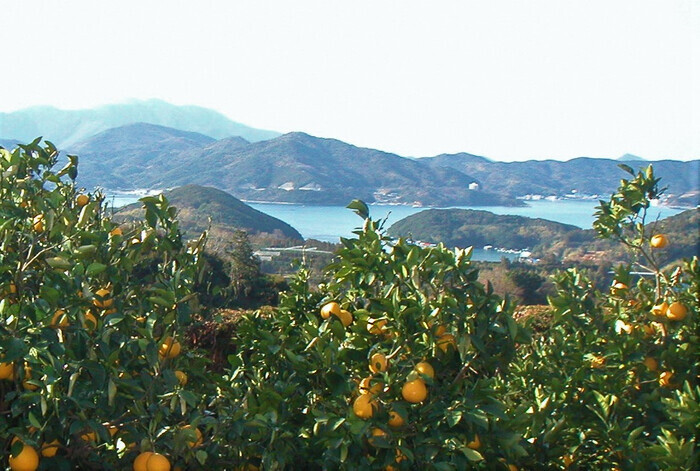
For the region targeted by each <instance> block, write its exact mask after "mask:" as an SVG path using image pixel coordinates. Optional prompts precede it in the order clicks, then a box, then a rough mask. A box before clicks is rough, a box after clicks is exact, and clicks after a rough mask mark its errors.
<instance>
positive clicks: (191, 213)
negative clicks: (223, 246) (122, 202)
mask: <svg viewBox="0 0 700 471" xmlns="http://www.w3.org/2000/svg"><path fill="white" fill-rule="evenodd" d="M165 196H166V197H167V198H168V200H169V201H170V203H171V204H172V205H173V206H175V207H176V208H177V209H178V220H179V221H180V224H181V227H183V228H184V231H185V232H186V234H187V235H188V236H190V237H193V236H196V235H198V234H201V233H202V231H204V230H206V229H208V228H209V221H210V220H211V227H212V230H213V231H216V232H217V233H218V234H219V235H221V233H222V232H231V231H234V230H236V229H243V230H245V231H247V232H249V233H251V234H263V233H265V234H271V235H276V236H278V237H284V238H289V239H295V240H303V237H302V236H301V234H299V232H298V231H297V230H296V229H294V228H293V227H292V226H290V225H289V224H287V223H286V222H284V221H281V220H279V219H277V218H274V217H272V216H269V215H267V214H265V213H263V212H260V211H258V210H257V209H253V208H251V207H250V206H248V205H247V204H245V203H243V202H242V201H240V200H239V199H237V198H235V197H233V196H231V195H230V194H228V193H226V192H224V191H221V190H217V189H216V188H211V187H204V186H199V185H186V186H182V187H179V188H175V189H173V190H171V191H167V192H165ZM142 215H143V210H142V205H141V203H134V204H130V205H128V206H125V207H123V208H121V209H120V210H119V211H118V212H117V213H116V216H115V217H116V218H117V219H122V220H124V219H127V220H128V219H133V218H140V217H142Z"/></svg>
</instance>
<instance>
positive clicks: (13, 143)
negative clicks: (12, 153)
mask: <svg viewBox="0 0 700 471" xmlns="http://www.w3.org/2000/svg"><path fill="white" fill-rule="evenodd" d="M19 143H20V141H17V140H15V139H0V147H4V148H5V149H9V150H12V149H14V148H15V147H17V144H19Z"/></svg>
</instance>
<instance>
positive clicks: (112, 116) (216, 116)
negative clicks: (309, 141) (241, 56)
mask: <svg viewBox="0 0 700 471" xmlns="http://www.w3.org/2000/svg"><path fill="white" fill-rule="evenodd" d="M137 122H147V123H151V124H159V125H161V126H167V127H171V128H175V129H181V130H184V131H192V132H199V133H202V134H205V135H207V136H211V137H213V138H216V139H221V138H224V137H229V136H241V137H243V138H245V139H247V140H248V141H262V140H265V139H271V138H273V137H276V136H279V133H277V132H274V131H266V130H262V129H255V128H251V127H249V126H246V125H244V124H240V123H237V122H235V121H231V120H230V119H228V118H227V117H225V116H224V115H222V114H221V113H218V112H216V111H213V110H210V109H207V108H202V107H199V106H176V105H172V104H170V103H166V102H164V101H161V100H145V101H137V100H134V101H131V102H129V103H121V104H114V105H105V106H100V107H97V108H91V109H84V110H61V109H58V108H54V107H51V106H37V107H32V108H27V109H23V110H19V111H14V112H11V113H0V138H4V139H16V140H18V141H21V142H31V141H33V140H34V139H36V138H37V137H39V136H43V137H44V138H45V139H48V140H49V141H51V142H53V143H54V144H56V146H57V147H58V148H61V149H66V148H68V147H71V146H72V145H74V144H76V143H78V142H80V141H83V140H85V139H88V138H90V137H92V136H94V135H96V134H98V133H100V132H102V131H104V130H106V129H110V128H115V127H119V126H123V125H125V124H132V123H137Z"/></svg>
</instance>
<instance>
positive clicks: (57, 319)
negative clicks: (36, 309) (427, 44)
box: [51, 309, 68, 329]
mask: <svg viewBox="0 0 700 471" xmlns="http://www.w3.org/2000/svg"><path fill="white" fill-rule="evenodd" d="M67 326H68V315H67V314H66V311H64V310H63V309H57V310H56V312H54V314H53V317H52V318H51V327H53V328H54V329H60V328H63V327H67Z"/></svg>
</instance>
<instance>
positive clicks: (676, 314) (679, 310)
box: [666, 301, 688, 321]
mask: <svg viewBox="0 0 700 471" xmlns="http://www.w3.org/2000/svg"><path fill="white" fill-rule="evenodd" d="M687 315H688V308H687V307H685V306H684V305H683V303H680V302H678V301H675V302H673V303H671V305H670V306H668V309H667V310H666V317H667V318H669V319H670V320H672V321H682V320H683V319H685V316H687Z"/></svg>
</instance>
